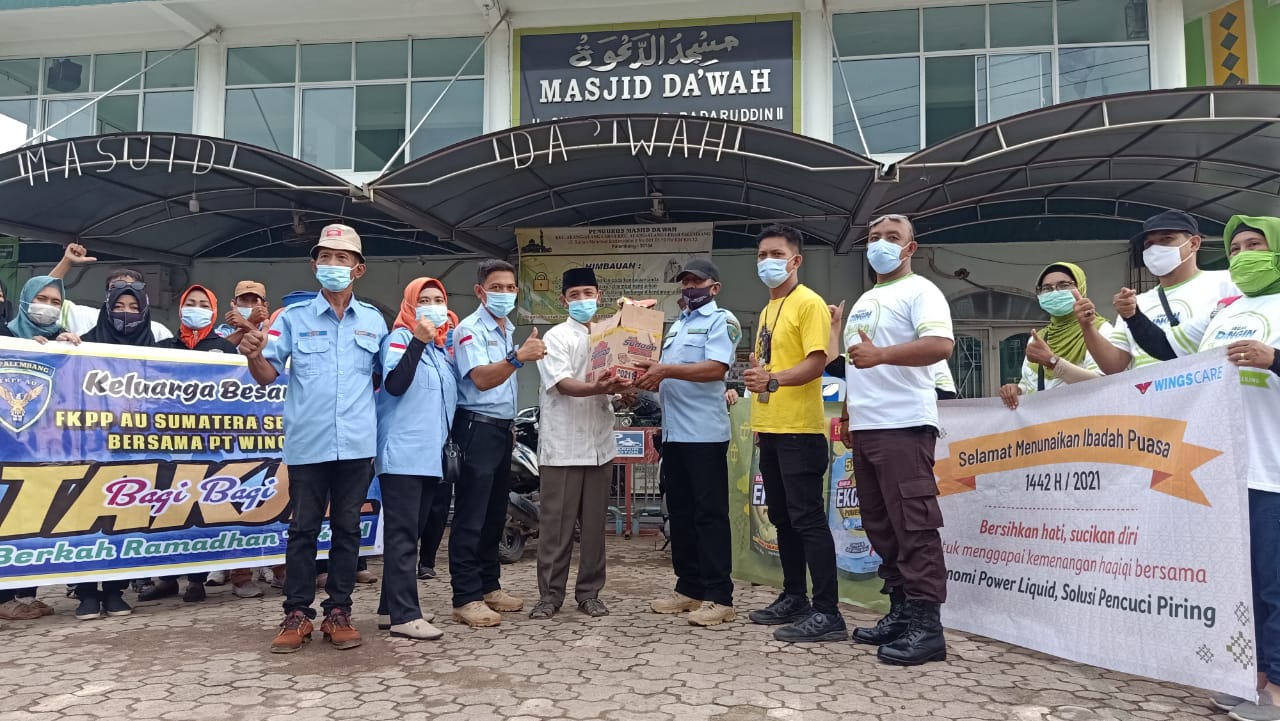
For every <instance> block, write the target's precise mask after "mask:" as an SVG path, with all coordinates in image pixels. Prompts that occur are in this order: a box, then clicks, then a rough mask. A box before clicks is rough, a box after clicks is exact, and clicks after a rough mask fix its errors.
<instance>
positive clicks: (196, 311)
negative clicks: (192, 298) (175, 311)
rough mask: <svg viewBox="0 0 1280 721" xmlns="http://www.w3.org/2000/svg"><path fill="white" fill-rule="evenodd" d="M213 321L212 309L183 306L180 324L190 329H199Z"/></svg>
mask: <svg viewBox="0 0 1280 721" xmlns="http://www.w3.org/2000/svg"><path fill="white" fill-rule="evenodd" d="M212 321H213V311H211V310H209V309H208V308H183V309H182V324H183V325H185V326H186V327H188V328H190V329H192V330H200V329H201V328H204V327H206V326H208V325H209V323H210V322H212Z"/></svg>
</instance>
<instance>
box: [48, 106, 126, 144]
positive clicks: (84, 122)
mask: <svg viewBox="0 0 1280 721" xmlns="http://www.w3.org/2000/svg"><path fill="white" fill-rule="evenodd" d="M87 102H89V101H88V100H86V99H75V100H46V101H45V103H44V125H45V127H46V128H49V127H52V126H53V124H54V123H56V122H58V121H60V120H62V119H63V118H68V116H70V117H69V118H68V119H67V121H66V122H64V123H62V124H61V125H59V126H58V127H56V128H54V129H53V132H51V133H48V134H46V135H45V139H46V140H62V139H64V138H75V137H79V136H82V135H93V126H94V118H93V108H88V109H86V110H83V111H80V112H76V111H79V110H80V108H81V107H83V106H84V104H85V103H87ZM135 122H136V121H135Z"/></svg>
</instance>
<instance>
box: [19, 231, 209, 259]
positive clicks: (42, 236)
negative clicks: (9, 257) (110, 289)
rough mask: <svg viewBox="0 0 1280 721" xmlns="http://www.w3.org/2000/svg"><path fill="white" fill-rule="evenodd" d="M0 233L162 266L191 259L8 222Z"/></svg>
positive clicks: (135, 246) (130, 245)
mask: <svg viewBox="0 0 1280 721" xmlns="http://www.w3.org/2000/svg"><path fill="white" fill-rule="evenodd" d="M0 233H5V234H6V235H13V236H17V237H19V238H26V239H28V240H38V241H43V242H46V243H61V244H62V245H67V244H68V243H86V244H87V245H89V246H91V247H90V248H89V250H91V251H102V252H104V253H110V254H112V255H119V256H123V257H126V258H132V259H134V260H146V261H151V262H155V263H160V264H162V265H178V266H185V265H190V264H191V258H188V257H187V256H185V255H179V254H177V253H167V252H165V251H163V250H152V249H150V248H143V247H141V246H137V245H132V244H130V243H119V242H116V241H114V240H97V239H95V238H81V237H78V236H76V235H74V234H72V233H64V232H62V231H58V230H50V229H48V228H41V227H39V226H35V225H24V224H22V223H12V222H8V221H0Z"/></svg>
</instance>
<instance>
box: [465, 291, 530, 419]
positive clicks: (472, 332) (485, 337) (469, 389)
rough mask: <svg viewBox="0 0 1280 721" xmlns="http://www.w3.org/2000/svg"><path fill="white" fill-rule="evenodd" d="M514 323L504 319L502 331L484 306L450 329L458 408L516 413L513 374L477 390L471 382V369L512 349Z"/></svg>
mask: <svg viewBox="0 0 1280 721" xmlns="http://www.w3.org/2000/svg"><path fill="white" fill-rule="evenodd" d="M514 336H515V327H514V324H513V323H512V322H511V320H510V319H508V320H507V330H506V332H505V333H503V332H502V329H501V328H499V327H498V321H496V320H494V319H493V315H492V314H491V313H489V311H488V310H486V309H485V307H484V306H480V307H479V308H476V312H474V313H472V314H471V315H469V316H467V317H466V318H464V319H463V320H462V322H461V323H459V324H458V328H457V329H456V330H454V332H453V354H454V358H455V359H456V361H457V364H458V377H459V378H461V380H460V381H458V408H461V409H463V410H468V411H471V412H472V413H479V414H480V415H482V416H489V417H490V418H504V419H507V420H510V419H512V418H515V417H516V374H515V373H512V374H511V377H510V378H508V379H507V380H506V381H505V382H503V383H502V385H500V386H498V387H496V388H490V389H489V390H487V391H481V390H480V389H479V388H476V384H475V383H472V382H471V370H472V369H473V368H479V367H480V366H487V365H489V364H490V363H497V362H498V361H500V360H503V359H505V358H506V357H507V354H508V353H510V352H511V351H513V350H515V344H514V343H515V339H514Z"/></svg>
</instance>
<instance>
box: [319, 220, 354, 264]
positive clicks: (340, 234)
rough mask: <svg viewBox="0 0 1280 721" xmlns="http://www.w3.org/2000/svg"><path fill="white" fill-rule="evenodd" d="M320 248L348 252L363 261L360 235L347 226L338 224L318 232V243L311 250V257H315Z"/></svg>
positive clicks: (327, 226)
mask: <svg viewBox="0 0 1280 721" xmlns="http://www.w3.org/2000/svg"><path fill="white" fill-rule="evenodd" d="M321 248H332V249H333V250H346V251H350V252H352V253H355V254H356V255H358V256H360V259H361V260H363V259H364V250H363V247H362V246H361V244H360V234H359V233H357V232H356V229H355V228H352V227H351V226H349V225H342V224H340V223H334V224H333V225H326V226H325V227H324V230H322V231H320V242H318V243H316V247H314V248H312V249H311V257H312V258H314V257H316V255H318V254H319V253H320V249H321Z"/></svg>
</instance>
